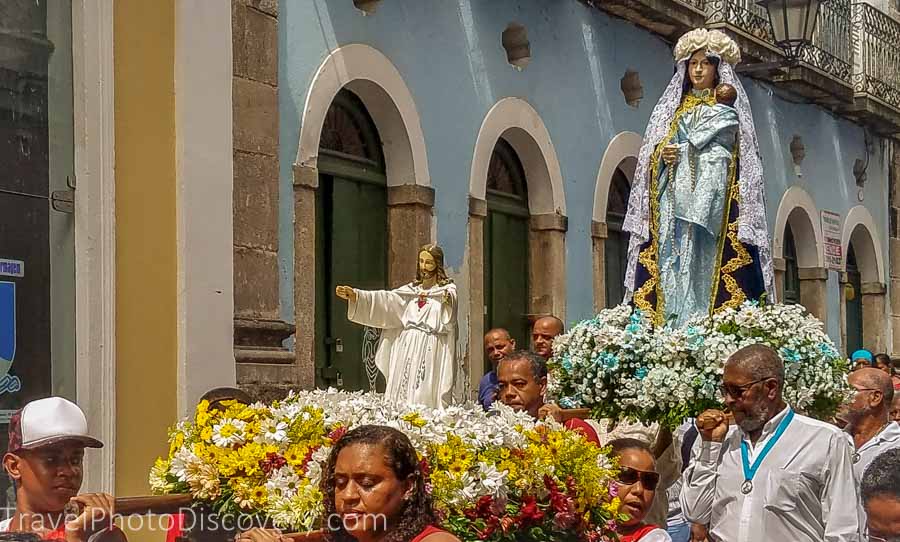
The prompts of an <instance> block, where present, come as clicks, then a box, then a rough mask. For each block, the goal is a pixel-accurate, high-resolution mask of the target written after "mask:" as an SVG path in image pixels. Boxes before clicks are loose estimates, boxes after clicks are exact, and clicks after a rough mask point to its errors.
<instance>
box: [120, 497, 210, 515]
mask: <svg viewBox="0 0 900 542" xmlns="http://www.w3.org/2000/svg"><path fill="white" fill-rule="evenodd" d="M192 501H193V499H192V498H191V495H190V494H189V493H177V494H174V495H147V496H142V497H117V498H116V513H117V514H121V515H123V516H132V515H140V514H174V513H177V512H178V509H179V508H186V507H189V506H190V505H191V502H192Z"/></svg>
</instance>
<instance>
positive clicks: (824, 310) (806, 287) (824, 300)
mask: <svg viewBox="0 0 900 542" xmlns="http://www.w3.org/2000/svg"><path fill="white" fill-rule="evenodd" d="M798 272H799V275H800V303H801V304H802V305H803V306H804V307H806V310H807V311H809V313H810V314H812V315H813V316H815V317H816V318H818V319H819V320H821V321H822V322H823V323H826V322H827V321H828V296H827V294H826V291H827V288H826V283H827V282H828V269H826V268H824V267H801V268H800V269H799V270H798ZM782 284H784V281H782Z"/></svg>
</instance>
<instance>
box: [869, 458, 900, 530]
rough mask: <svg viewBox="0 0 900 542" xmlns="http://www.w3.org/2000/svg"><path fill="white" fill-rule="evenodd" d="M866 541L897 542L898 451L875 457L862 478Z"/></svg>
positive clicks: (899, 523)
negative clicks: (866, 518)
mask: <svg viewBox="0 0 900 542" xmlns="http://www.w3.org/2000/svg"><path fill="white" fill-rule="evenodd" d="M861 492H862V500H863V506H864V507H865V509H866V515H867V516H868V526H867V528H866V534H867V536H868V539H869V542H900V448H894V449H892V450H888V451H886V452H884V453H883V454H881V455H879V456H878V457H876V458H875V459H874V460H873V461H872V464H871V465H869V468H867V469H866V472H865V474H864V475H863V479H862V489H861Z"/></svg>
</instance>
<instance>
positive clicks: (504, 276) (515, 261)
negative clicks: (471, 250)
mask: <svg viewBox="0 0 900 542" xmlns="http://www.w3.org/2000/svg"><path fill="white" fill-rule="evenodd" d="M486 200H487V209H488V213H487V217H486V220H485V226H484V254H485V257H484V300H485V307H486V314H485V318H486V320H485V330H488V329H492V328H496V327H502V328H505V329H507V330H509V333H510V335H512V337H513V338H514V339H515V340H516V342H517V343H518V344H520V345H527V344H528V340H529V337H530V331H529V323H528V295H529V289H528V286H529V283H528V282H529V280H528V279H529V277H528V273H529V265H528V256H529V254H528V236H529V216H530V215H529V207H528V186H527V182H526V179H525V169H524V167H523V166H522V162H521V161H520V160H519V156H518V154H517V153H516V151H515V149H513V147H512V145H510V144H509V143H508V142H507V141H506V140H505V139H503V138H500V139H498V140H497V144H496V145H495V146H494V152H493V153H492V154H491V161H490V165H489V166H488V175H487V189H486ZM486 369H488V370H489V369H490V367H486Z"/></svg>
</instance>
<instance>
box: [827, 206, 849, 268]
mask: <svg viewBox="0 0 900 542" xmlns="http://www.w3.org/2000/svg"><path fill="white" fill-rule="evenodd" d="M822 236H823V237H824V238H825V267H826V268H828V269H834V270H836V271H841V270H842V269H843V268H844V253H843V248H842V247H841V215H840V214H838V213H835V212H832V211H822Z"/></svg>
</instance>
